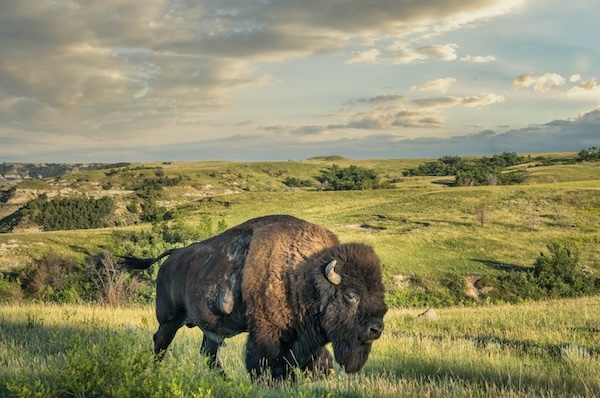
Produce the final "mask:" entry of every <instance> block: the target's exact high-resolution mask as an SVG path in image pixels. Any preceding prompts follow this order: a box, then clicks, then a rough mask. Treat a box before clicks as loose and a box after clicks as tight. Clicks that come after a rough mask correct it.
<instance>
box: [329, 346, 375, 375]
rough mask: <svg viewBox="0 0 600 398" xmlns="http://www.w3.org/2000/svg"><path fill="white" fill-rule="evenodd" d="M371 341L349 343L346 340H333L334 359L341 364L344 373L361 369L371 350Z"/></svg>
mask: <svg viewBox="0 0 600 398" xmlns="http://www.w3.org/2000/svg"><path fill="white" fill-rule="evenodd" d="M371 346H372V344H371V343H364V344H359V345H357V344H350V343H347V342H341V343H337V344H336V343H335V342H333V352H334V354H335V360H336V361H337V362H338V363H339V364H340V365H342V367H343V368H344V371H345V372H346V373H356V372H358V371H359V370H361V369H362V367H363V366H364V364H365V362H367V358H368V357H369V353H370V352H371Z"/></svg>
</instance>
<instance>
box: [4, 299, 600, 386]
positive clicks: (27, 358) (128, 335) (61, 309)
mask: <svg viewBox="0 0 600 398" xmlns="http://www.w3.org/2000/svg"><path fill="white" fill-rule="evenodd" d="M419 311H420V310H416V309H413V310H399V309H393V310H391V311H390V312H389V313H388V314H387V315H386V319H385V321H386V330H385V332H384V335H383V337H382V338H381V339H380V340H379V341H377V342H376V343H375V344H374V346H373V351H372V353H371V356H370V358H369V361H368V362H367V364H366V366H365V368H364V369H363V370H362V371H361V372H359V373H358V374H356V375H346V374H344V373H343V372H342V371H341V370H340V369H339V368H336V372H335V374H334V375H333V376H332V377H330V378H329V379H326V380H317V381H309V380H305V379H303V378H300V381H298V382H297V383H288V384H284V385H279V386H267V385H264V384H261V383H254V384H253V383H251V382H250V380H249V378H248V375H247V374H246V371H245V369H244V365H243V345H244V340H245V336H244V335H240V336H236V337H235V338H233V339H230V340H229V341H228V344H227V346H226V347H225V348H224V349H223V351H222V352H221V355H220V358H221V361H222V364H223V367H224V370H225V372H226V373H227V375H228V378H226V379H222V378H221V377H219V376H218V375H216V374H215V373H214V372H211V371H210V370H209V369H208V368H207V367H206V365H205V364H204V362H203V360H202V358H201V357H200V355H199V352H198V349H199V346H200V342H201V332H199V331H198V330H197V329H187V328H183V329H181V330H180V331H179V333H178V335H177V336H176V337H175V340H174V342H173V344H172V346H171V348H170V350H169V353H168V354H167V357H166V359H165V361H164V362H163V363H161V364H158V365H154V364H153V363H152V361H151V355H150V350H151V336H152V334H153V332H154V331H155V328H156V321H155V319H154V315H153V308H152V307H150V306H145V307H124V308H104V307H95V306H49V305H41V304H29V305H23V306H18V305H14V306H1V307H0V396H38V395H36V394H38V393H40V395H39V396H107V394H108V395H110V394H109V393H110V392H111V391H112V392H113V393H115V392H118V393H119V395H118V396H135V393H136V392H138V393H140V392H147V391H146V390H139V389H140V388H145V387H143V386H140V385H139V382H140V381H142V380H144V382H143V383H146V384H148V385H149V386H151V387H152V388H153V389H154V390H152V391H154V394H152V393H151V392H150V393H149V394H148V395H147V396H158V395H157V392H164V393H167V392H168V393H170V395H171V396H190V397H197V396H251V397H259V396H260V397H263V396H267V397H277V396H295V397H305V396H311V397H312V396H329V397H366V396H382V397H413V396H440V397H441V396H444V397H465V396H468V397H487V396H498V397H529V396H536V397H538V396H546V397H594V396H598V394H599V393H600V329H599V328H600V324H599V322H600V319H599V318H598V314H599V313H600V297H592V298H582V299H576V300H559V301H549V302H543V303H528V304H521V305H514V306H496V307H479V308H447V309H439V310H437V312H438V315H439V319H438V320H437V321H427V320H424V319H419V318H417V317H416V315H417V314H418V313H419ZM132 358H133V359H132ZM134 359H135V361H134ZM140 374H142V376H140ZM111 383H112V384H111ZM143 383H142V384H143ZM107 391H108V392H109V393H107ZM43 394H45V395H43Z"/></svg>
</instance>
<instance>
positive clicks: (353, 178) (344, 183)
mask: <svg viewBox="0 0 600 398" xmlns="http://www.w3.org/2000/svg"><path fill="white" fill-rule="evenodd" d="M317 180H318V181H319V182H320V183H321V184H323V189H325V190H330V191H348V190H364V189H378V188H382V187H383V185H382V184H380V182H379V176H378V175H377V173H375V171H373V170H370V169H366V168H363V167H359V166H354V165H352V166H350V167H348V168H341V167H339V166H338V165H335V164H334V165H333V166H332V167H330V168H329V169H326V170H323V171H321V176H320V177H317Z"/></svg>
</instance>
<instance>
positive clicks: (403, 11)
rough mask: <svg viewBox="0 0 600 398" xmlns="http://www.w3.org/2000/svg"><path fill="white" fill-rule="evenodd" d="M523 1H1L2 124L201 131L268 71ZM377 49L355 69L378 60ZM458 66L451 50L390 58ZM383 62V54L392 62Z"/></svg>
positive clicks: (358, 57)
mask: <svg viewBox="0 0 600 398" xmlns="http://www.w3.org/2000/svg"><path fill="white" fill-rule="evenodd" d="M521 4H522V0H509V1H506V0H465V1H462V2H448V1H443V0H426V1H421V2H409V3H407V2H403V1H396V0H382V1H381V2H379V3H378V4H377V6H373V4H371V3H368V2H364V1H363V0H349V1H345V2H344V4H343V6H341V5H340V3H339V2H338V1H335V0H307V1H303V2H293V1H284V0H271V1H258V0H231V1H227V2H222V1H216V0H199V1H189V0H181V1H175V0H113V1H111V2H108V3H107V2H89V1H82V0H61V1H37V0H20V1H8V2H7V1H4V2H0V48H2V56H1V57H0V126H4V127H10V128H12V129H17V130H18V131H29V132H33V131H41V130H47V131H53V132H60V131H69V132H72V133H77V134H80V135H83V136H92V135H94V134H96V135H99V136H102V137H107V139H109V138H114V137H121V136H122V135H124V134H125V135H136V134H138V135H139V134H142V132H143V131H145V130H146V129H148V128H154V129H156V128H161V127H168V126H181V125H183V126H192V125H205V124H206V122H207V119H209V118H210V115H211V114H213V113H214V112H215V111H219V110H223V109H226V108H227V107H228V106H231V104H232V103H233V98H232V94H231V93H232V90H235V89H240V88H247V87H261V86H264V85H268V84H273V81H274V78H272V77H271V76H268V75H263V74H260V73H257V68H258V67H259V66H260V65H261V64H263V63H265V62H275V61H281V60H286V59H291V58H294V57H303V56H308V55H311V54H315V53H323V52H328V51H337V50H340V49H342V50H344V51H350V50H349V49H350V48H354V49H356V48H357V43H361V44H360V46H362V43H366V42H371V43H384V42H388V43H389V42H390V41H392V40H399V39H401V38H410V39H411V40H414V39H415V38H416V37H433V36H437V35H439V34H441V33H443V32H447V31H450V30H453V29H459V28H461V27H465V26H469V25H471V24H474V23H477V22H479V21H484V20H487V19H489V18H491V17H494V16H498V15H503V14H506V13H508V12H512V11H514V10H515V9H517V8H518V7H519V6H520V5H521ZM384 55H385V54H382V51H381V50H377V49H365V50H359V51H356V52H354V53H353V54H352V55H351V57H350V61H349V62H375V61H376V60H377V59H379V58H380V57H382V56H384ZM392 55H393V58H395V59H396V61H395V62H411V61H410V59H411V58H415V57H416V59H428V58H437V59H443V60H453V59H456V47H455V45H451V44H449V45H431V46H424V47H419V48H415V49H406V50H400V51H397V52H396V54H392ZM386 56H387V55H386Z"/></svg>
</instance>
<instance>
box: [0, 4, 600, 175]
mask: <svg viewBox="0 0 600 398" xmlns="http://www.w3.org/2000/svg"><path fill="white" fill-rule="evenodd" d="M597 1H598V0H569V1H568V2H565V1H563V0H419V1H416V0H369V1H366V0H103V1H92V0H0V162H36V163H37V162H70V163H80V162H84V163H88V162H122V161H125V162H141V161H161V160H162V161H167V160H168V161H177V160H187V161H197V160H231V161H253V160H269V161H275V160H302V159H306V158H309V157H313V156H323V155H341V156H346V157H350V158H355V159H365V158H424V157H425V158H437V157H441V156H444V155H457V156H468V155H491V154H496V153H501V152H504V151H507V152H517V153H536V152H548V151H575V152H578V151H579V150H581V149H587V148H590V147H592V146H596V147H600V45H599V44H598V37H600V24H598V21H599V20H600V7H598V3H597Z"/></svg>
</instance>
